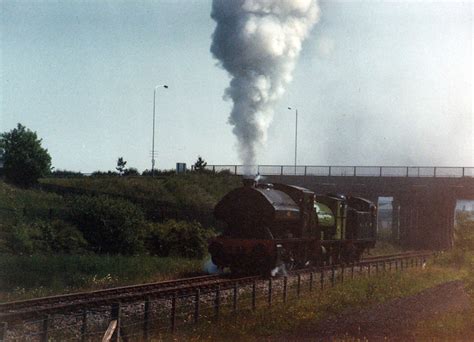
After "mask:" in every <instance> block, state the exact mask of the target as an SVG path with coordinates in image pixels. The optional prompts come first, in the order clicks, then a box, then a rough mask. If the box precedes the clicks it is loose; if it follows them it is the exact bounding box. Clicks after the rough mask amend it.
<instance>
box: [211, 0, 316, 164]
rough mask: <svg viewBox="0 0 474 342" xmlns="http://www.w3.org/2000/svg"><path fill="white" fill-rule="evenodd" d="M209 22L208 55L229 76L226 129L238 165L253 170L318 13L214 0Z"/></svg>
mask: <svg viewBox="0 0 474 342" xmlns="http://www.w3.org/2000/svg"><path fill="white" fill-rule="evenodd" d="M211 17H212V18H213V19H214V20H215V21H216V22H217V26H216V29H215V31H214V34H213V42H212V45H211V52H212V54H213V55H214V57H216V58H217V59H218V60H219V61H220V64H221V65H222V67H223V68H224V69H226V70H227V71H228V72H229V74H230V75H231V76H232V80H231V82H230V86H229V87H228V88H227V89H226V91H225V98H226V99H229V98H230V99H232V101H233V108H232V111H231V114H230V117H229V123H230V124H231V125H233V126H234V128H233V133H234V134H235V135H236V136H237V140H238V147H239V156H240V159H241V161H242V162H243V163H244V165H254V164H255V161H256V149H257V147H258V146H259V145H261V144H263V143H264V142H265V140H266V135H267V129H268V126H269V125H270V123H271V121H272V118H273V105H274V103H275V101H276V100H278V99H279V98H280V97H281V95H282V94H283V93H284V91H285V87H286V85H287V84H288V83H289V82H290V81H291V78H292V72H293V69H294V67H295V63H296V60H297V57H298V55H299V53H300V51H301V45H302V42H303V41H304V39H305V38H306V37H307V36H308V34H309V32H310V30H311V28H312V27H313V25H314V24H315V23H316V22H317V21H318V18H319V7H318V4H317V2H316V1H314V0H213V3H212V13H211Z"/></svg>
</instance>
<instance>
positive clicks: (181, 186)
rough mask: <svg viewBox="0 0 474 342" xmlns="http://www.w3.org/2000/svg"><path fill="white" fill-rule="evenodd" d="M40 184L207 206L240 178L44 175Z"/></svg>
mask: <svg viewBox="0 0 474 342" xmlns="http://www.w3.org/2000/svg"><path fill="white" fill-rule="evenodd" d="M40 182H41V183H43V184H53V185H58V186H63V187H70V188H75V189H83V190H89V191H96V192H103V193H108V194H114V195H120V196H125V197H128V198H134V199H137V200H139V201H140V200H141V201H143V200H147V201H152V202H153V201H159V202H167V203H170V204H175V205H178V206H193V207H196V208H202V209H208V208H213V206H214V205H215V204H216V203H217V202H218V201H219V200H220V199H221V198H222V197H223V196H224V195H225V194H226V193H227V192H229V191H230V190H232V189H234V188H236V187H238V186H240V185H241V178H240V177H238V176H234V175H230V174H212V173H204V174H198V173H190V174H186V175H169V176H160V177H155V178H152V177H82V178H45V179H41V180H40Z"/></svg>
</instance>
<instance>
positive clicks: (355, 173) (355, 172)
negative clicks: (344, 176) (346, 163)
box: [354, 166, 357, 177]
mask: <svg viewBox="0 0 474 342" xmlns="http://www.w3.org/2000/svg"><path fill="white" fill-rule="evenodd" d="M356 170H357V167H356V166H354V177H355V176H357V171H356Z"/></svg>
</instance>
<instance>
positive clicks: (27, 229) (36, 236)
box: [7, 220, 87, 254]
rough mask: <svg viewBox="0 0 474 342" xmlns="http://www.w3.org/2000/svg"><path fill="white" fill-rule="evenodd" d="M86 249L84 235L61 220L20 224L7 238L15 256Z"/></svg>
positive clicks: (13, 228)
mask: <svg viewBox="0 0 474 342" xmlns="http://www.w3.org/2000/svg"><path fill="white" fill-rule="evenodd" d="M86 247H87V242H86V240H85V239H84V237H83V236H82V233H81V232H80V231H79V230H78V229H77V228H76V227H74V226H72V225H70V224H68V223H66V222H64V221H61V220H54V221H50V222H48V221H39V222H36V223H33V224H28V225H26V224H24V223H20V224H18V225H15V226H13V227H11V232H10V234H9V235H8V237H7V248H9V249H10V250H11V252H12V253H14V254H32V253H50V252H54V253H77V252H80V251H83V250H84V248H86Z"/></svg>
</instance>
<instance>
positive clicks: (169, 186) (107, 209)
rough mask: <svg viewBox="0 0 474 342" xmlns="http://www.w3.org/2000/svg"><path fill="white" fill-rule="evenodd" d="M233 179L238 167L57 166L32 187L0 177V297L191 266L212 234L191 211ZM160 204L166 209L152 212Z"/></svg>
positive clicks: (169, 273)
mask: <svg viewBox="0 0 474 342" xmlns="http://www.w3.org/2000/svg"><path fill="white" fill-rule="evenodd" d="M124 174H125V173H124ZM239 185H240V180H239V178H238V177H235V176H232V175H229V174H225V173H223V174H211V173H207V172H204V173H197V172H192V173H188V174H186V175H176V174H172V175H170V176H159V177H154V178H152V177H142V176H138V177H136V176H135V177H134V176H129V177H127V176H125V175H124V176H121V177H118V176H115V175H114V176H109V177H107V176H99V177H94V176H89V177H86V176H81V175H74V174H62V175H61V177H50V178H43V179H41V180H40V187H35V188H30V189H25V188H20V187H17V186H15V185H13V184H9V183H6V182H3V181H0V254H1V255H0V259H1V260H2V261H1V265H0V268H1V271H0V298H3V299H13V298H26V297H31V296H37V295H45V294H51V293H60V292H65V291H73V290H77V289H84V288H85V289H88V288H98V287H105V286H111V285H120V284H128V283H133V282H140V281H152V280H159V279H165V278H171V277H179V276H183V275H185V274H190V273H194V274H195V273H196V272H199V271H200V269H201V263H202V258H203V257H205V255H206V254H207V240H208V238H209V237H211V236H213V235H214V234H216V229H215V228H216V227H215V226H213V225H211V224H204V223H202V222H205V220H204V219H203V220H202V222H199V221H198V220H197V218H199V216H198V215H196V214H197V213H205V214H206V215H211V216H212V208H213V206H214V204H215V203H216V202H217V201H218V200H219V198H220V197H221V196H223V195H224V194H225V193H226V192H228V191H229V190H231V189H232V188H234V187H236V186H239ZM41 187H43V188H47V189H48V190H54V191H46V190H45V189H41ZM48 187H51V189H49V188H48ZM160 206H163V207H164V208H166V209H167V210H168V212H167V213H166V212H164V213H163V214H167V215H168V216H167V215H161V216H158V215H157V216H156V217H155V216H153V215H154V214H155V213H156V210H157V207H158V208H159V207H160ZM170 208H171V209H173V210H172V211H170V210H169V209H170ZM189 208H191V210H190V209H189ZM176 213H179V215H175V214H176ZM186 215H187V216H186ZM176 216H178V218H183V219H176ZM187 217H189V218H187ZM160 260H162V261H160ZM186 260H189V262H188V261H186ZM193 260H194V261H193ZM88 263H90V264H88ZM117 263H120V265H121V266H120V265H117ZM120 267H121V268H120ZM140 270H142V271H140ZM160 273H161V274H160Z"/></svg>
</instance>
